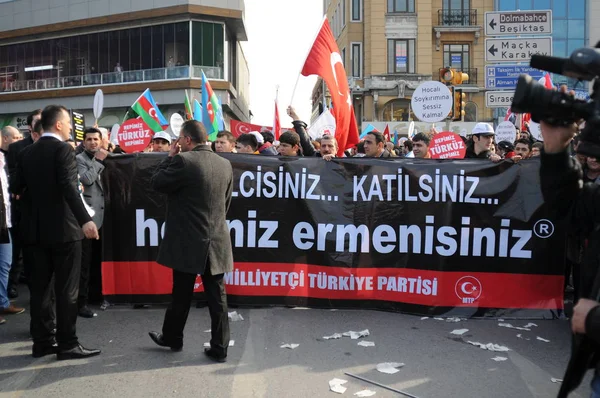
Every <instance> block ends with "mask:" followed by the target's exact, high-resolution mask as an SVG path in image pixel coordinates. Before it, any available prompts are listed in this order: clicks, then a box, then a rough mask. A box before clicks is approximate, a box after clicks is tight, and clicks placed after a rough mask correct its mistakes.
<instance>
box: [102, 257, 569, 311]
mask: <svg viewBox="0 0 600 398" xmlns="http://www.w3.org/2000/svg"><path fill="white" fill-rule="evenodd" d="M257 271H258V272H257ZM563 279H564V277H563V276H559V275H530V274H501V273H486V272H443V271H429V270H417V269H406V268H344V267H327V266H317V265H307V264H288V263H268V264H265V263H236V264H235V271H234V272H232V273H231V274H228V275H226V282H227V293H228V294H230V295H236V296H280V297H286V296H292V297H310V298H319V299H337V300H382V301H391V302H402V303H408V304H418V305H426V306H439V307H476V308H522V309H562V308H563V294H562V293H563ZM197 283H198V285H199V286H198V288H197V289H196V291H202V290H203V289H202V286H201V282H200V278H198V280H197ZM102 286H103V293H104V295H107V296H110V295H142V294H144V295H155V294H156V295H158V294H170V293H171V287H172V276H171V270H170V269H168V268H166V267H163V266H161V265H159V264H157V263H155V262H144V261H142V262H104V263H102Z"/></svg>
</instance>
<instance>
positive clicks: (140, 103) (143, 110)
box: [131, 88, 169, 133]
mask: <svg viewBox="0 0 600 398" xmlns="http://www.w3.org/2000/svg"><path fill="white" fill-rule="evenodd" d="M131 109H133V110H134V111H135V113H137V114H138V116H139V117H141V118H142V120H143V121H144V122H145V123H146V124H147V125H148V127H150V129H151V130H152V131H154V132H155V133H158V132H159V131H163V130H164V128H163V127H162V126H168V125H169V122H167V119H165V117H164V116H163V114H162V113H161V111H160V109H158V106H157V105H156V102H154V98H152V94H151V93H150V89H148V88H147V89H146V91H144V92H143V93H142V95H140V97H139V98H138V99H137V100H136V101H135V102H134V103H133V105H131Z"/></svg>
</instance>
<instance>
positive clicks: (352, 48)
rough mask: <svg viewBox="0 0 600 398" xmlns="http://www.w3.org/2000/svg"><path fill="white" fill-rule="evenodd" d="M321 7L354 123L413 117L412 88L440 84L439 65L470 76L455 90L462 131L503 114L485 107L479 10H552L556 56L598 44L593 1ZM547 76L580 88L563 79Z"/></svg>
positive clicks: (383, 2)
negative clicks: (341, 65) (459, 93)
mask: <svg viewBox="0 0 600 398" xmlns="http://www.w3.org/2000/svg"><path fill="white" fill-rule="evenodd" d="M323 9H324V13H325V14H326V15H327V18H328V20H329V23H330V24H331V27H332V30H333V32H334V36H335V37H336V38H337V42H338V47H339V48H340V52H341V55H342V58H343V59H344V62H345V65H346V73H347V75H348V78H349V82H350V85H351V87H352V92H353V98H354V107H355V113H356V116H357V120H358V122H359V126H360V125H363V126H364V125H365V124H367V123H376V125H377V123H379V126H381V125H382V122H386V123H387V122H402V121H408V120H413V119H414V115H413V114H412V111H411V109H410V100H411V97H412V93H413V92H414V89H415V88H416V87H417V86H418V85H419V84H420V83H422V82H424V81H428V80H436V81H440V75H439V74H440V70H441V69H442V68H444V67H452V68H456V69H457V70H459V71H462V72H464V73H466V74H467V75H468V76H469V79H468V80H467V81H466V82H464V83H463V84H462V85H461V88H462V89H463V92H464V93H466V107H465V117H464V122H466V123H464V126H465V127H467V128H468V127H470V125H469V124H468V123H473V122H475V121H478V122H479V121H486V122H492V121H496V120H497V118H498V117H502V116H503V115H504V113H505V112H506V109H505V108H495V109H490V108H486V106H485V91H486V89H485V67H486V61H485V29H484V23H485V13H486V12H489V11H511V10H512V11H514V10H534V9H535V10H547V9H551V10H552V12H553V34H552V37H553V55H555V56H560V57H566V56H568V55H569V54H571V52H572V51H573V50H575V49H576V48H580V47H584V46H589V45H595V44H596V41H599V40H600V27H599V26H600V25H598V24H591V23H590V22H589V21H593V20H595V19H594V16H596V17H595V18H596V20H597V18H598V17H599V16H600V15H599V14H600V2H599V1H596V0H324V1H323ZM553 79H554V82H555V83H561V84H563V83H566V84H568V85H569V86H570V87H571V88H574V89H584V88H587V87H586V85H585V84H583V83H578V82H577V81H575V80H572V79H571V80H569V79H567V78H565V77H563V76H558V75H556V76H553ZM323 90H325V92H326V89H325V88H324V87H323V84H322V83H321V82H320V81H319V82H318V83H317V84H316V85H315V88H314V90H313V104H314V107H313V117H316V116H318V114H319V113H320V111H322V104H323V102H325V105H327V102H328V100H327V93H325V96H324V95H323ZM323 98H325V100H323ZM383 125H385V123H383ZM454 130H456V129H454ZM461 130H462V128H461Z"/></svg>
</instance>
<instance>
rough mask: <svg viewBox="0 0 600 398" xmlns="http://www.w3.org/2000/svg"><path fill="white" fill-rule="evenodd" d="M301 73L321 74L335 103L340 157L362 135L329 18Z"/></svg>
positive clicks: (336, 134) (333, 110) (324, 22)
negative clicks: (359, 132)
mask: <svg viewBox="0 0 600 398" xmlns="http://www.w3.org/2000/svg"><path fill="white" fill-rule="evenodd" d="M301 73H302V75H303V76H310V75H319V76H321V77H322V78H323V80H324V81H325V84H327V88H328V89H329V92H330V93H331V98H332V100H333V109H332V111H331V113H333V116H334V117H335V123H336V129H335V138H336V139H337V141H338V148H339V149H338V153H337V156H340V157H341V156H343V154H344V150H345V149H348V148H352V147H354V146H355V145H356V144H358V142H359V138H358V136H359V134H358V126H357V124H356V117H355V116H354V107H353V105H352V95H351V94H350V87H349V86H348V78H347V77H346V70H345V69H344V62H343V60H342V56H341V55H340V50H339V48H338V45H337V43H336V41H335V39H334V37H333V33H332V32H331V27H330V26H329V21H328V20H327V18H324V19H323V25H322V26H321V30H320V31H319V34H318V36H317V38H316V39H315V42H314V44H313V46H312V48H311V50H310V53H309V54H308V57H307V58H306V62H305V63H304V67H303V68H302V72H301Z"/></svg>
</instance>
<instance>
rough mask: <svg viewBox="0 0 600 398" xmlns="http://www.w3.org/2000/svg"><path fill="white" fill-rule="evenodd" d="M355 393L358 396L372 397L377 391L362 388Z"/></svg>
mask: <svg viewBox="0 0 600 398" xmlns="http://www.w3.org/2000/svg"><path fill="white" fill-rule="evenodd" d="M354 395H356V396H357V397H372V396H373V395H375V391H371V390H362V391H359V392H355V393H354Z"/></svg>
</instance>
